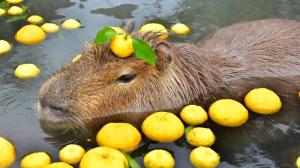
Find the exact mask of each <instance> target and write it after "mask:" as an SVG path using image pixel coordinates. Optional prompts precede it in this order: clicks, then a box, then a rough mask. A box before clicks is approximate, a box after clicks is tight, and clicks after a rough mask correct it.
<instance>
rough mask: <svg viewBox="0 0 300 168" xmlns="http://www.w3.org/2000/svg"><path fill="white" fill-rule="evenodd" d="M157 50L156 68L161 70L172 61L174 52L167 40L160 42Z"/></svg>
mask: <svg viewBox="0 0 300 168" xmlns="http://www.w3.org/2000/svg"><path fill="white" fill-rule="evenodd" d="M155 51H156V57H157V58H156V60H157V63H156V68H157V69H158V70H161V71H163V70H165V69H167V68H168V66H169V65H170V63H171V62H172V55H173V54H174V52H173V51H172V49H171V46H170V45H169V44H168V43H166V42H160V43H159V44H158V45H156V47H155Z"/></svg>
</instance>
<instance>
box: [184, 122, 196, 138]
mask: <svg viewBox="0 0 300 168" xmlns="http://www.w3.org/2000/svg"><path fill="white" fill-rule="evenodd" d="M193 128H195V126H192V125H190V126H188V127H186V128H185V129H184V135H185V137H186V136H187V134H188V133H189V132H190V131H191V130H192V129H193Z"/></svg>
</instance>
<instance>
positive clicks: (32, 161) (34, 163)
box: [21, 152, 51, 168]
mask: <svg viewBox="0 0 300 168" xmlns="http://www.w3.org/2000/svg"><path fill="white" fill-rule="evenodd" d="M50 163H51V158H50V156H49V155H48V154H47V153H45V152H34V153H31V154H28V155H26V156H25V157H24V158H23V159H22V160H21V168H42V167H44V166H47V165H49V164H50Z"/></svg>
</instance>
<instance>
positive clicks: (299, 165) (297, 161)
mask: <svg viewBox="0 0 300 168" xmlns="http://www.w3.org/2000/svg"><path fill="white" fill-rule="evenodd" d="M296 166H297V168H300V156H299V157H298V158H297V160H296Z"/></svg>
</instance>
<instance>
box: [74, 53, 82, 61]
mask: <svg viewBox="0 0 300 168" xmlns="http://www.w3.org/2000/svg"><path fill="white" fill-rule="evenodd" d="M80 58H81V54H78V55H76V56H75V57H74V58H73V59H72V62H73V63H75V62H76V61H78V60H79V59H80Z"/></svg>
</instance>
